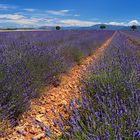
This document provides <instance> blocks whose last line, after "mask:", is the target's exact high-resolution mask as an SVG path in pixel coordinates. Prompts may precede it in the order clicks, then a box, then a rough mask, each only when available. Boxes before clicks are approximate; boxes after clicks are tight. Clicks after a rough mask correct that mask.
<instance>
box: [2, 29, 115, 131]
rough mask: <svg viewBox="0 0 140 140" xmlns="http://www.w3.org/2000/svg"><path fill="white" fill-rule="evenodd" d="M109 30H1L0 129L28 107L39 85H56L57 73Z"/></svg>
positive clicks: (108, 32) (104, 38)
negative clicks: (2, 31)
mask: <svg viewBox="0 0 140 140" xmlns="http://www.w3.org/2000/svg"><path fill="white" fill-rule="evenodd" d="M112 33H113V32H112V31H102V32H101V31H59V32H57V31H52V32H47V31H45V32H40V31H37V32H5V33H0V42H1V43H0V95H1V98H0V128H1V129H0V131H1V132H2V131H3V130H4V129H5V125H6V124H7V123H8V124H9V123H10V124H12V125H15V124H16V118H17V117H18V116H19V115H20V114H21V113H22V112H24V111H25V110H26V109H27V106H29V101H30V99H31V98H34V97H37V96H38V93H39V89H40V88H41V87H42V86H44V85H48V84H54V85H55V86H57V85H58V84H59V83H58V82H59V74H61V73H62V72H66V71H67V70H68V69H69V68H71V67H72V66H73V65H75V64H76V63H79V62H80V61H81V59H82V58H84V57H86V56H88V55H89V54H90V53H91V52H94V50H95V49H96V48H97V47H99V46H100V45H101V44H102V43H103V42H104V41H105V40H106V39H107V38H108V37H110V36H111V35H112ZM67 50H71V51H69V52H67ZM67 54H68V55H67ZM3 122H6V124H4V123H3ZM3 126H4V127H3Z"/></svg>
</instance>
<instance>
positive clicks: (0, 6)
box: [0, 4, 17, 10]
mask: <svg viewBox="0 0 140 140" xmlns="http://www.w3.org/2000/svg"><path fill="white" fill-rule="evenodd" d="M16 8H17V6H13V5H7V4H0V10H9V9H16Z"/></svg>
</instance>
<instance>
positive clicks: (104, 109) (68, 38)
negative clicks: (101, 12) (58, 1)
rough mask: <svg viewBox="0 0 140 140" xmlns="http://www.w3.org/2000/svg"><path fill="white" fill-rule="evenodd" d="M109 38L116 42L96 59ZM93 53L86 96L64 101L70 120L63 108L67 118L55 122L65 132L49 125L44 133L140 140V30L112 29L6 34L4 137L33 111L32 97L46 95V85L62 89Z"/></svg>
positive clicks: (0, 80)
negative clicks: (63, 79) (71, 73)
mask: <svg viewBox="0 0 140 140" xmlns="http://www.w3.org/2000/svg"><path fill="white" fill-rule="evenodd" d="M108 39H110V40H111V42H110V43H108V44H106V45H107V46H106V47H105V48H104V51H103V54H102V56H101V57H100V58H99V60H98V61H95V60H96V57H97V56H98V54H96V53H98V51H97V50H98V49H100V47H101V46H102V45H103V44H105V43H106V41H107V40H108ZM92 56H94V57H93V58H94V59H93V60H92V61H93V63H91V64H90V65H88V66H87V67H86V70H85V72H84V75H83V76H82V79H80V83H81V84H82V85H83V86H82V88H81V87H79V89H80V93H81V95H80V97H79V98H77V99H76V100H71V101H70V103H69V107H68V106H65V105H64V109H65V110H66V112H69V118H65V117H64V116H63V115H62V114H61V112H60V118H61V119H60V120H59V121H58V119H54V120H53V125H54V126H56V127H58V129H59V131H60V132H61V135H59V136H58V135H56V134H54V132H53V131H52V129H51V128H50V127H49V126H47V125H45V126H43V132H44V134H45V136H44V137H45V138H46V139H51V140H57V139H58V140H122V139H124V140H125V139H126V140H133V139H136V140H137V139H140V32H139V31H135V32H133V31H107V30H102V31H101V30H100V31H43V32H42V31H33V32H32V31H27V32H24V31H19V32H1V33H0V95H1V98H0V134H1V137H4V135H5V134H6V132H5V131H6V130H8V129H9V128H14V127H16V126H18V125H19V122H18V121H17V120H18V118H19V117H20V116H21V115H22V114H23V113H25V112H26V111H28V110H29V109H30V103H31V102H32V99H35V98H36V99H38V98H40V96H42V95H40V93H41V90H42V88H43V87H47V86H50V85H52V86H53V87H55V88H57V87H59V85H60V84H61V75H62V74H67V73H68V72H69V71H70V70H71V69H72V68H73V67H75V66H77V67H78V68H79V69H80V68H81V65H83V61H84V60H85V59H86V58H90V57H91V58H92ZM74 86H75V85H74ZM56 94H57V93H56ZM62 96H63V94H62ZM45 100H47V97H46V99H45ZM46 115H47V114H46ZM33 121H34V120H33ZM37 123H39V122H37ZM42 123H43V122H42ZM20 133H21V134H20V135H23V131H22V132H21V131H20ZM24 135H25V134H24ZM27 135H28V134H27ZM18 138H19V137H18ZM26 139H27V138H25V140H26ZM27 140H28V139H27Z"/></svg>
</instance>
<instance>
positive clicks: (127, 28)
mask: <svg viewBox="0 0 140 140" xmlns="http://www.w3.org/2000/svg"><path fill="white" fill-rule="evenodd" d="M100 26H101V24H98V25H94V26H90V27H80V28H79V30H99V29H100ZM105 26H106V29H105V30H130V29H131V28H130V26H116V25H105ZM137 28H138V30H140V26H138V27H137Z"/></svg>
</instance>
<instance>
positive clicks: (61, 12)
mask: <svg viewBox="0 0 140 140" xmlns="http://www.w3.org/2000/svg"><path fill="white" fill-rule="evenodd" d="M69 12H70V10H48V11H46V13H48V14H51V15H56V16H65V15H67V14H68V13H69Z"/></svg>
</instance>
